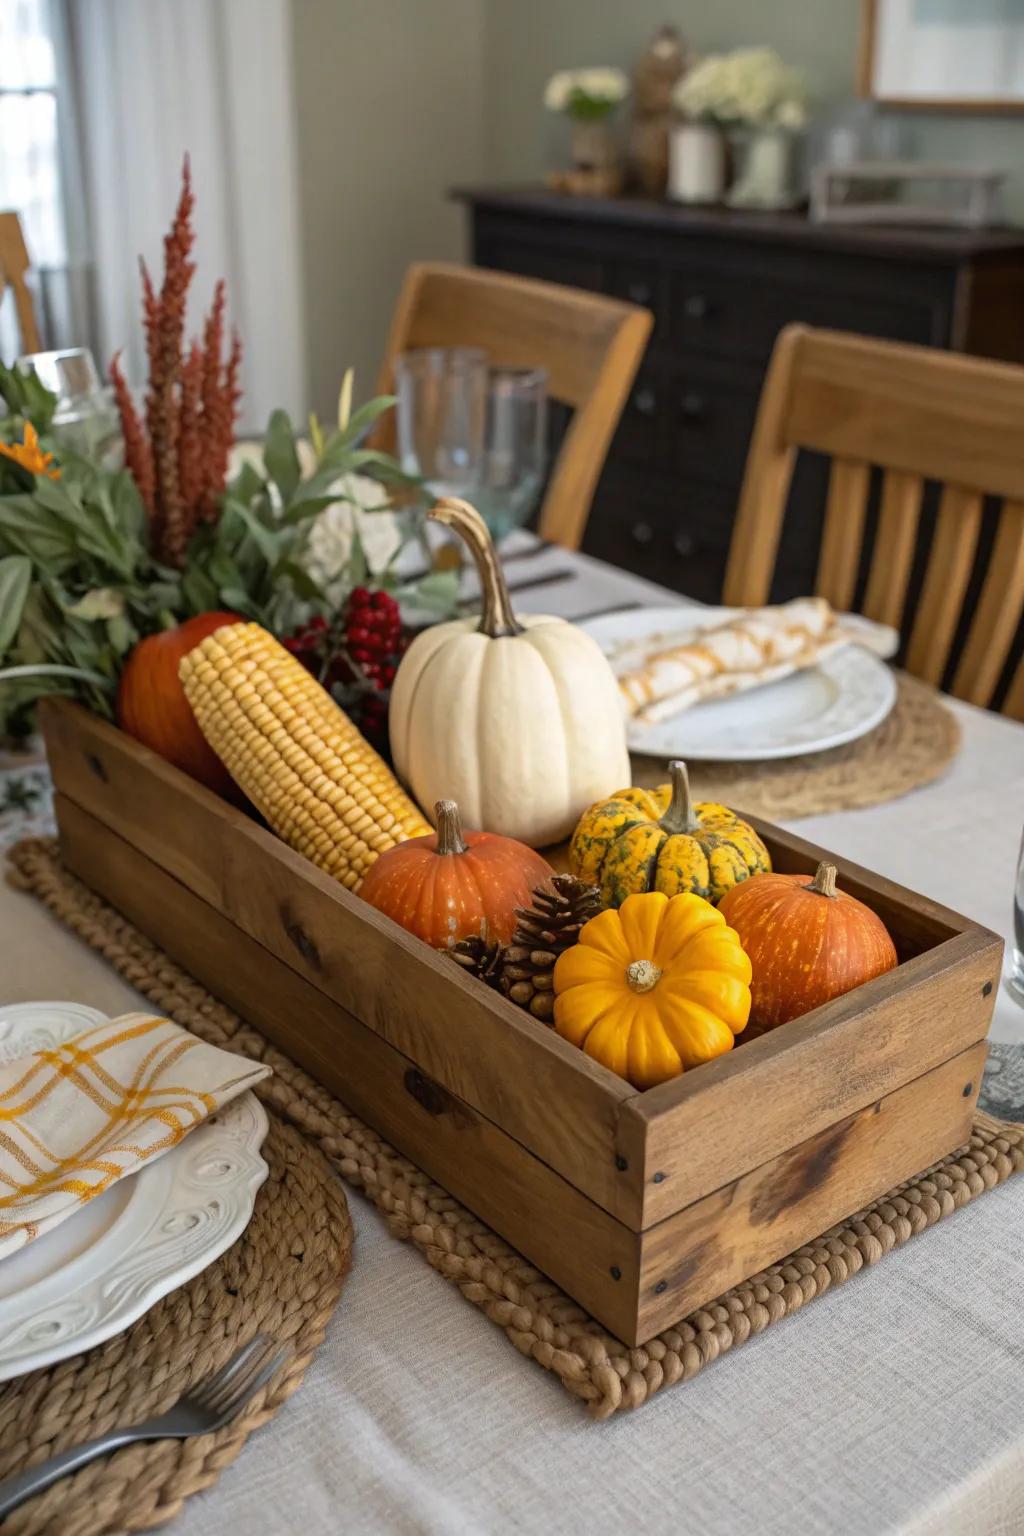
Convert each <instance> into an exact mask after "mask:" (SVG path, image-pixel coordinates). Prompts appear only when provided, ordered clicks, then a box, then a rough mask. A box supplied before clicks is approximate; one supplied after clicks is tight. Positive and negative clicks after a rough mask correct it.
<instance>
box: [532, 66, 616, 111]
mask: <svg viewBox="0 0 1024 1536" xmlns="http://www.w3.org/2000/svg"><path fill="white" fill-rule="evenodd" d="M628 92H629V82H628V80H627V79H626V76H625V73H624V72H623V71H622V70H621V69H613V68H611V67H605V66H602V67H597V68H593V69H560V70H559V71H558V72H557V74H554V75H552V76H551V79H550V80H549V81H548V83H547V88H546V89H545V91H544V105H545V107H546V108H547V109H548V111H549V112H564V113H565V115H566V117H571V118H573V119H574V120H575V121H577V122H594V121H597V120H599V119H601V118H603V117H607V116H608V115H609V113H611V112H613V111H614V110H615V108H616V107H617V106H618V105H619V103H620V102H621V101H624V100H625V98H626V96H627V94H628Z"/></svg>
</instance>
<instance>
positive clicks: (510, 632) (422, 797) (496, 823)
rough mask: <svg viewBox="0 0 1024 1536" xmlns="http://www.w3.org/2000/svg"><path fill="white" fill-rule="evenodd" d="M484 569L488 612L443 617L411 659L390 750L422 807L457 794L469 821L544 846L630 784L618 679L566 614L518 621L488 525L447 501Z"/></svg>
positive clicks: (442, 517) (396, 699) (448, 512)
mask: <svg viewBox="0 0 1024 1536" xmlns="http://www.w3.org/2000/svg"><path fill="white" fill-rule="evenodd" d="M430 516H431V517H433V518H436V519H437V521H438V522H442V523H446V524H447V525H448V526H449V527H450V528H453V529H454V530H455V531H456V532H457V533H459V534H460V535H461V536H462V538H463V539H465V541H466V543H467V544H468V545H469V548H470V550H471V552H472V554H473V558H474V561H475V562H476V566H477V570H478V571H479V574H480V588H481V594H482V613H481V616H480V618H479V619H477V618H470V619H457V620H454V621H453V622H451V623H448V624H435V625H434V626H433V627H432V628H430V629H426V630H424V632H423V633H422V634H421V635H418V636H417V637H416V639H415V640H414V641H413V643H412V645H411V646H410V647H409V649H408V651H407V652H406V653H405V656H404V657H403V658H402V662H401V665H400V666H399V668H398V673H397V675H396V677H395V681H394V685H393V687H392V691H391V712H390V717H389V728H390V734H391V751H392V755H393V757H394V762H395V768H396V769H397V771H398V774H399V776H400V777H401V778H402V779H404V780H405V782H406V783H407V784H408V785H409V787H410V789H411V790H412V793H413V794H414V795H415V797H416V799H417V800H418V801H419V803H420V805H424V806H427V805H433V804H434V803H435V802H436V801H438V800H456V801H458V804H459V806H460V808H461V810H462V816H463V821H464V822H465V824H466V826H468V827H474V828H479V829H481V830H483V831H485V832H497V833H500V834H501V835H502V836H503V837H514V838H518V839H519V841H520V842H523V843H529V844H530V845H531V847H534V848H542V847H545V846H546V845H547V844H549V843H557V842H560V841H561V840H562V839H563V838H566V837H568V836H569V835H570V833H571V832H572V831H573V828H574V827H575V825H576V823H577V821H578V820H579V818H580V816H581V815H582V813H583V812H584V811H585V810H586V808H587V806H588V805H592V804H593V803H594V801H595V800H600V799H601V798H602V797H603V796H606V795H610V794H611V793H612V792H613V791H614V790H615V789H617V788H618V786H619V785H620V784H628V783H629V754H628V752H627V750H626V727H625V719H624V710H623V703H622V697H621V694H620V692H619V685H618V683H617V682H616V680H615V676H614V674H613V672H612V669H611V667H610V666H609V665H608V662H607V661H606V659H605V657H604V656H603V655H602V653H601V650H600V648H599V647H598V645H597V643H596V641H594V640H592V639H591V637H590V636H589V635H588V634H585V633H584V631H583V630H582V629H577V627H576V626H575V625H574V624H568V623H566V621H565V620H564V619H557V618H547V617H543V616H541V615H529V616H525V615H524V616H521V617H520V618H518V619H517V618H516V616H515V615H514V614H513V612H512V605H511V602H510V600H509V595H508V588H507V586H506V585H505V578H504V575H503V574H502V570H501V566H500V565H499V563H498V558H497V555H496V554H495V550H494V545H493V543H492V542H491V537H490V534H489V533H488V531H487V525H486V524H485V523H484V520H483V518H482V517H481V516H480V514H479V512H477V511H476V509H475V508H474V507H471V506H470V505H469V504H468V503H467V502H464V501H459V500H457V499H455V498H454V497H452V498H448V497H446V498H445V499H444V500H442V501H439V502H438V504H437V506H436V507H434V508H433V510H432V511H431V513H430Z"/></svg>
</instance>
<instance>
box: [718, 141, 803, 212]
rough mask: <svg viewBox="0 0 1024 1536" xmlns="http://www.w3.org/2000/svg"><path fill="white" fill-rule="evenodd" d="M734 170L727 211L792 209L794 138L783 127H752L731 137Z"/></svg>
mask: <svg viewBox="0 0 1024 1536" xmlns="http://www.w3.org/2000/svg"><path fill="white" fill-rule="evenodd" d="M734 142H735V148H736V158H737V163H738V170H737V174H736V179H735V181H734V182H733V184H732V186H731V187H730V188H729V192H728V195H727V197H726V199H725V200H726V202H727V203H728V204H729V206H730V208H764V209H773V208H774V209H779V208H793V207H795V205H796V204H797V203H798V202H799V200H800V199H799V194H798V193H797V191H796V189H795V186H794V180H793V159H794V153H793V152H794V148H795V145H796V138H795V136H794V134H793V133H791V132H790V131H789V130H788V129H786V128H754V129H750V130H748V131H745V132H743V133H738V134H736V136H735V141H734Z"/></svg>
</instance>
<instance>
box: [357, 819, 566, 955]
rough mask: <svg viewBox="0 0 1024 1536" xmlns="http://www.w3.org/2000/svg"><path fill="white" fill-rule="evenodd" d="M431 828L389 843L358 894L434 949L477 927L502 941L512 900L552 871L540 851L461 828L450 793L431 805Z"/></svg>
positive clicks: (524, 896) (527, 898) (526, 900)
mask: <svg viewBox="0 0 1024 1536" xmlns="http://www.w3.org/2000/svg"><path fill="white" fill-rule="evenodd" d="M434 821H435V824H436V826H437V831H436V832H434V833H431V834H430V835H429V836H428V837H411V838H409V839H408V841H406V842H404V843H398V844H397V846H396V847H394V848H388V849H387V850H386V851H385V852H384V853H382V854H381V855H380V857H379V858H378V859H376V860H375V861H374V862H373V863H372V864H371V865H370V868H369V869H368V870H367V872H366V877H365V879H364V880H363V883H362V885H361V886H360V887H359V894H360V896H362V897H363V899H364V900H365V901H368V902H369V903H370V905H371V906H374V907H376V908H377V909H378V911H380V912H385V913H386V914H387V916H388V917H390V918H393V919H394V921H395V922H396V923H400V924H401V926H402V927H403V928H407V929H408V930H409V932H410V933H414V934H415V935H416V937H417V938H419V939H423V940H424V942H425V943H427V944H431V945H433V947H434V949H451V948H452V947H453V946H454V945H455V944H457V943H458V942H459V940H460V939H468V938H470V937H472V936H474V935H476V934H479V935H480V937H481V938H485V939H489V940H492V941H493V940H495V939H497V940H499V941H500V942H501V943H503V944H507V943H508V941H509V939H511V937H512V930H513V929H514V928H515V926H516V908H517V907H528V906H529V905H530V902H531V900H532V897H533V889H534V886H536V885H540V884H541V883H542V881H544V880H547V879H548V877H549V876H550V874H551V866H550V864H548V863H547V861H546V860H545V859H542V858H541V856H540V854H539V853H534V851H533V849H532V848H527V846H526V844H525V843H517V842H516V841H515V839H514V838H511V837H498V836H497V834H496V833H493V832H463V830H462V823H461V819H460V817H459V808H458V806H457V805H456V804H455V802H454V800H439V801H438V802H437V804H436V805H435V807H434Z"/></svg>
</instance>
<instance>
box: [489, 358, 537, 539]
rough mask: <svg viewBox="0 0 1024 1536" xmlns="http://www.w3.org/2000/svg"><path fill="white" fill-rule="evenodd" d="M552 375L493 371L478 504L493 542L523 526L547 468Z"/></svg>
mask: <svg viewBox="0 0 1024 1536" xmlns="http://www.w3.org/2000/svg"><path fill="white" fill-rule="evenodd" d="M547 426H548V375H547V371H546V369H544V368H491V369H489V370H488V378H487V429H486V433H485V443H484V464H483V475H482V484H481V487H480V490H479V492H478V493H477V504H478V506H479V508H480V511H481V513H482V514H483V516H484V517H485V518H486V519H487V524H488V526H489V528H490V530H491V533H492V535H493V536H494V538H495V539H503V538H504V537H505V535H506V534H507V533H509V532H510V531H511V530H512V529H513V528H518V527H520V526H521V525H522V524H523V523H525V522H526V521H527V520H528V519H529V517H530V515H531V514H532V512H533V510H534V508H535V507H536V505H537V500H538V497H539V496H540V492H541V488H542V486H543V484H544V476H545V472H546V468H547Z"/></svg>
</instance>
